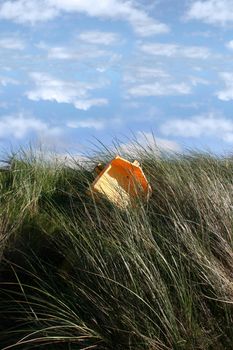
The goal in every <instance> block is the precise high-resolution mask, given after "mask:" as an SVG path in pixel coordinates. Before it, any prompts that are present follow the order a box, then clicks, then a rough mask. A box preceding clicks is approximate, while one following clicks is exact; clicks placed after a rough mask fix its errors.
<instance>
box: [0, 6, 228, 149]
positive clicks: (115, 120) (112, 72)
mask: <svg viewBox="0 0 233 350" xmlns="http://www.w3.org/2000/svg"><path fill="white" fill-rule="evenodd" d="M232 107H233V0H177V1H175V0H153V1H152V0H131V1H126V0H98V1H97V0H7V1H6V0H0V147H1V148H9V147H17V146H18V145H24V144H28V142H29V141H30V140H32V141H35V140H40V141H41V142H43V143H44V144H46V145H51V147H52V146H53V145H56V147H57V148H59V149H60V150H69V151H70V152H72V151H76V150H78V149H81V150H82V149H85V147H86V146H88V147H89V146H90V143H92V142H93V141H94V140H95V138H96V139H98V140H100V141H102V142H104V143H105V144H109V143H111V140H112V139H114V138H118V139H120V140H124V139H125V137H126V138H127V137H131V135H134V137H136V138H138V140H139V142H143V135H145V136H146V137H147V138H148V139H151V133H153V134H154V135H155V137H156V140H157V143H158V145H160V146H161V147H163V148H169V149H174V150H176V151H177V150H185V149H187V148H195V149H196V148H198V149H205V150H212V151H214V152H217V153H223V152H231V151H232V147H233V108H232Z"/></svg>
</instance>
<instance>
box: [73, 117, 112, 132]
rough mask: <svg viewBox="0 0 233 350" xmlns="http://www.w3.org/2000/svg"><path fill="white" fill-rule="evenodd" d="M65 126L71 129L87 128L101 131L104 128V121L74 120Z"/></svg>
mask: <svg viewBox="0 0 233 350" xmlns="http://www.w3.org/2000/svg"><path fill="white" fill-rule="evenodd" d="M67 126H68V127H69V128H72V129H79V128H88V129H96V130H102V129H104V128H105V126H106V121H104V120H97V119H83V120H75V121H70V122H68V123H67Z"/></svg>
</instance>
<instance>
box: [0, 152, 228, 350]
mask: <svg viewBox="0 0 233 350" xmlns="http://www.w3.org/2000/svg"><path fill="white" fill-rule="evenodd" d="M109 156H110V155H109V154H106V156H105V155H104V154H100V158H99V159H98V155H96V156H95V160H102V161H104V160H105V161H107V160H108V159H109ZM140 158H141V163H142V166H143V169H144V172H145V174H146V176H147V177H148V179H149V181H150V183H151V186H152V189H153V194H152V197H151V199H150V201H149V203H148V204H143V203H139V205H138V206H137V207H135V208H131V209H130V208H129V209H128V210H120V209H118V208H116V207H115V206H114V205H112V204H111V203H109V202H108V201H107V200H104V199H102V200H99V201H96V200H95V199H94V198H92V197H90V196H87V194H86V189H87V188H88V185H89V183H90V182H91V181H92V180H93V179H94V174H93V173H92V172H91V171H90V170H86V169H85V167H84V168H83V167H78V166H76V167H74V168H72V167H69V166H66V165H65V164H61V163H59V162H49V161H48V160H46V159H43V156H40V157H38V156H37V155H33V153H30V154H29V155H28V153H27V152H21V154H19V155H17V156H13V157H11V158H9V159H8V160H7V165H8V166H7V168H5V169H4V170H3V169H2V170H1V171H0V242H1V243H0V244H1V245H0V257H1V267H0V315H1V319H0V348H1V349H2V350H6V349H23V350H24V349H25V350H27V349H34V348H38V349H48V350H49V349H51V350H55V349H56V350H57V349H62V350H63V349H64V350H65V349H67V350H70V349H72V350H73V349H74V350H76V349H83V350H84V349H86V350H89V349H98V350H101V349H102V350H110V349H112V350H118V349H119V350H120V349H121V350H131V349H133V350H160V349H161V350H173V349H175V350H176V349H177V350H178V349H203V350H207V349H213V350H221V349H229V350H230V349H233V250H232V244H233V215H232V214H233V161H232V159H230V158H217V157H215V156H213V155H209V154H201V153H200V154H198V153H192V152H190V153H189V154H186V155H183V156H181V155H173V156H171V155H170V156H168V155H164V156H158V153H157V152H156V153H154V152H153V150H151V149H148V150H147V149H143V150H142V151H141V154H140Z"/></svg>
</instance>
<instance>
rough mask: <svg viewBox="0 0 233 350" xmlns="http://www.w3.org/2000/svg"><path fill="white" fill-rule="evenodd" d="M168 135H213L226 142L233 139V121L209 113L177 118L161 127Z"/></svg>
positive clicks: (163, 132)
mask: <svg viewBox="0 0 233 350" xmlns="http://www.w3.org/2000/svg"><path fill="white" fill-rule="evenodd" d="M160 130H161V132H162V134H164V135H166V136H181V137H196V138H198V137H204V136H212V137H216V138H220V139H222V140H224V141H226V142H231V141H233V121H232V120H230V119H227V118H225V117H222V116H215V115H213V114H212V113H210V114H208V115H200V116H194V117H192V118H177V119H172V120H168V121H166V122H165V123H164V124H163V125H162V126H161V128H160Z"/></svg>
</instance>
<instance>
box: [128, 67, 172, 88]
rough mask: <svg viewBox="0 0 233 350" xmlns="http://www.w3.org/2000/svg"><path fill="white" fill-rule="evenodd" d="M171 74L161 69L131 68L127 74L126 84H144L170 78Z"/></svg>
mask: <svg viewBox="0 0 233 350" xmlns="http://www.w3.org/2000/svg"><path fill="white" fill-rule="evenodd" d="M169 77H170V76H169V74H168V73H167V72H165V71H164V70H163V69H161V68H157V67H147V66H130V67H129V68H128V70H127V72H126V73H125V75H124V77H123V80H124V82H125V83H137V84H138V83H140V82H141V83H142V82H144V81H145V80H148V79H149V80H151V79H152V80H153V79H161V78H169Z"/></svg>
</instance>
